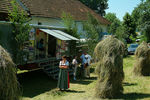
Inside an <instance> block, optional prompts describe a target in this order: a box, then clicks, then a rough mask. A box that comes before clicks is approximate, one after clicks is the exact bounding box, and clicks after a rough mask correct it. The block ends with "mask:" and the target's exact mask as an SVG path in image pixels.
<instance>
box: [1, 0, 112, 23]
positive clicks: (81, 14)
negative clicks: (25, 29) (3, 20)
mask: <svg viewBox="0 0 150 100" xmlns="http://www.w3.org/2000/svg"><path fill="white" fill-rule="evenodd" d="M1 1H5V2H6V3H8V1H10V0H0V9H3V10H7V9H6V7H5V6H4V5H6V4H4V3H3V4H2V5H3V6H4V8H1ZM20 1H21V2H22V3H23V4H24V5H25V6H26V7H27V8H28V9H29V10H30V14H31V16H38V17H49V18H61V17H62V13H63V12H66V13H70V14H71V15H72V16H73V18H74V20H76V21H83V20H87V14H88V13H91V14H92V15H93V16H95V18H96V19H97V20H99V21H100V23H102V24H106V25H107V24H110V22H109V21H107V20H106V19H105V18H103V17H102V16H100V15H99V14H97V13H95V12H94V11H93V10H91V9H90V8H88V7H87V6H85V5H84V4H82V3H81V2H80V1H78V0H20ZM3 10H0V12H1V11H3Z"/></svg>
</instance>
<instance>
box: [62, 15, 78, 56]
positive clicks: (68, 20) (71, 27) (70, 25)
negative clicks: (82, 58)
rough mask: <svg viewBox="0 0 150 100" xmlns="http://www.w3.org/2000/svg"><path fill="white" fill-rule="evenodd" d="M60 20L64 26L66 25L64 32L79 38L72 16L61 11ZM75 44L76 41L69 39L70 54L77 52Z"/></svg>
mask: <svg viewBox="0 0 150 100" xmlns="http://www.w3.org/2000/svg"><path fill="white" fill-rule="evenodd" d="M62 21H63V24H64V26H65V27H66V30H65V32H66V33H68V34H70V35H72V36H74V37H76V38H79V34H78V32H77V25H76V22H75V21H74V20H73V17H72V16H71V15H70V14H68V13H65V12H63V13H62ZM76 45H77V44H76V41H69V49H70V50H69V51H70V55H76V53H77V48H76Z"/></svg>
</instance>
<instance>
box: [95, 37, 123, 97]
mask: <svg viewBox="0 0 150 100" xmlns="http://www.w3.org/2000/svg"><path fill="white" fill-rule="evenodd" d="M123 54H124V44H123V42H121V41H120V40H118V39H116V38H115V37H113V36H111V37H108V38H106V39H105V40H103V41H101V42H99V43H98V44H97V46H96V48H95V55H96V58H97V59H98V61H99V62H98V65H97V67H96V73H97V74H98V81H97V85H96V93H95V95H96V97H98V98H117V96H119V95H121V94H122V93H123V86H122V81H123V79H124V72H123Z"/></svg>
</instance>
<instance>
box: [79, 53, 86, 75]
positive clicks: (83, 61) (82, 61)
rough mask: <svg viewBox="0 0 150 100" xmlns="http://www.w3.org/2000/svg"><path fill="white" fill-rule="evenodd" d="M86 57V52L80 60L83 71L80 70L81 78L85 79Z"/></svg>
mask: <svg viewBox="0 0 150 100" xmlns="http://www.w3.org/2000/svg"><path fill="white" fill-rule="evenodd" d="M85 55H86V52H83V53H82V55H81V56H80V59H81V70H80V74H81V77H84V69H85V68H84V64H85Z"/></svg>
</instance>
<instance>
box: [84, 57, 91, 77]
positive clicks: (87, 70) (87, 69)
mask: <svg viewBox="0 0 150 100" xmlns="http://www.w3.org/2000/svg"><path fill="white" fill-rule="evenodd" d="M84 64H85V66H86V67H85V70H84V76H85V77H86V78H90V64H91V56H90V55H89V54H86V55H85V61H84Z"/></svg>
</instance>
